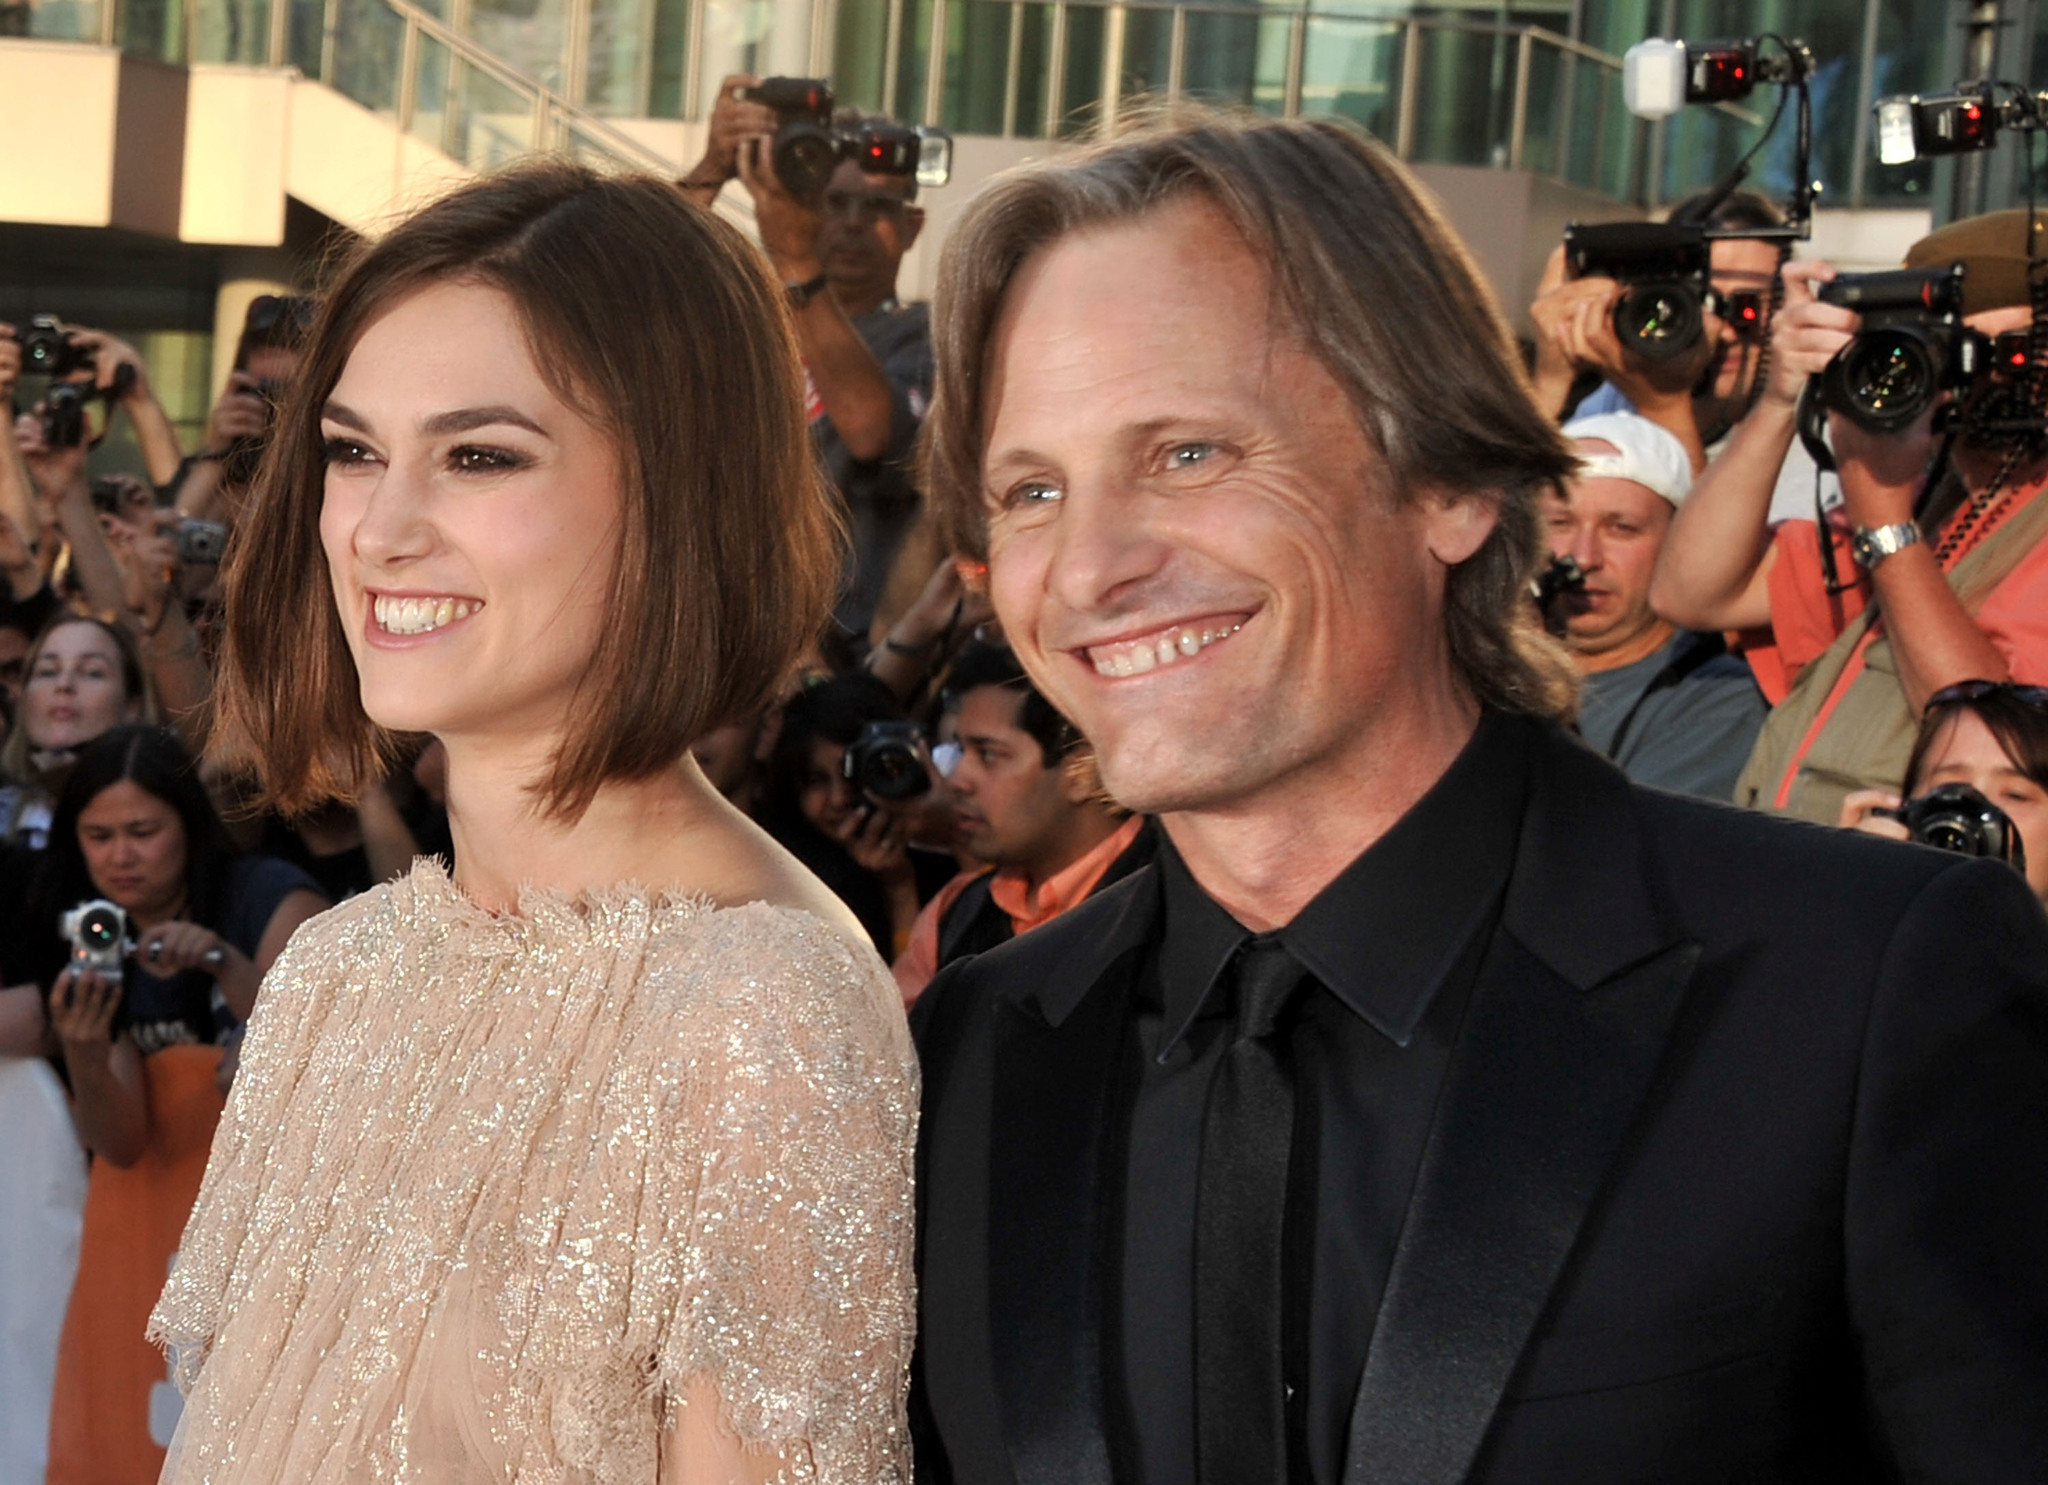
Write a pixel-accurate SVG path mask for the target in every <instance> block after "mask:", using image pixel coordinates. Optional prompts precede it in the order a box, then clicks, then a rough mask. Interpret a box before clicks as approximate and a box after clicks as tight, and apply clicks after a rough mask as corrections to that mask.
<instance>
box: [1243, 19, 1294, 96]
mask: <svg viewBox="0 0 2048 1485" xmlns="http://www.w3.org/2000/svg"><path fill="white" fill-rule="evenodd" d="M1293 44H1294V21H1293V18H1292V17H1289V16H1262V17H1261V18H1260V20H1259V57H1258V63H1257V68H1258V70H1257V72H1256V74H1255V76H1254V78H1253V81H1252V107H1254V108H1256V109H1257V110H1258V111H1259V112H1260V113H1264V114H1272V115H1274V116H1275V117H1278V116H1280V115H1282V114H1284V113H1286V111H1287V54H1288V48H1289V47H1291V46H1292V45H1293Z"/></svg>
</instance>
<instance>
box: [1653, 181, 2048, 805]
mask: <svg viewBox="0 0 2048 1485" xmlns="http://www.w3.org/2000/svg"><path fill="white" fill-rule="evenodd" d="M2044 226H2048V218H2044V219H2043V220H2041V221H2037V222H2034V223H2033V224H2031V231H2030V224H2029V222H2028V219H2027V213H2026V212H2024V211H2003V212H1994V213H1991V214H1990V215H1988V216H1982V217H1973V218H1969V219H1967V220H1964V221H1961V222H1955V223H1951V224H1950V225H1949V226H1947V227H1944V228H1942V229H1941V230H1940V231H1937V232H1934V233H1932V234H1930V235H1929V236H1927V237H1925V238H1923V239H1921V241H1919V242H1918V243H1916V244H1914V246H1913V248H1912V249H1911V251H1910V252H1908V254H1907V257H1906V263H1907V266H1908V267H1912V268H1923V269H1941V268H1946V267H1948V266H1950V265H1951V264H1955V263H1960V264H1962V265H1963V266H1964V270H1965V279H1964V286H1963V288H1964V299H1963V309H1964V313H1965V319H1966V322H1967V323H1968V324H1969V325H1970V326H1971V327H1972V328H1973V329H1976V330H1978V331H1980V332H1982V333H1984V334H1986V335H1997V334H1999V333H2001V332H2004V331H2009V330H2022V329H2025V328H2026V327H2027V326H2028V325H2029V324H2030V323H2031V322H2032V310H2031V308H2030V302H2029V284H2028V260H2029V251H2028V249H2029V244H2030V242H2032V241H2035V240H2037V239H2038V238H2039V237H2040V236H2041V233H2042V229H2043V227H2044ZM1834 276H1835V270H1834V269H1833V268H1832V267H1831V266H1830V265H1828V264H1826V263H1822V262H1817V261H1808V262H1795V263H1789V264H1787V265H1786V266H1785V270H1784V278H1785V306H1784V308H1783V310H1781V311H1780V313H1779V314H1778V316H1777V317H1776V320H1775V322H1774V324H1773V325H1772V328H1771V351H1770V357H1769V360H1770V378H1769V382H1768V385H1767V387H1766V390H1765V392H1764V394H1763V395H1762V396H1761V397H1760V398H1759V399H1758V402H1757V406H1756V408H1755V410H1754V411H1753V412H1751V414H1750V415H1749V417H1747V418H1746V419H1744V420H1743V422H1742V424H1741V426H1739V427H1738V428H1737V430H1736V432H1735V434H1734V436H1733V437H1732V438H1731V439H1730V441H1729V444H1728V447H1727V448H1726V449H1724V450H1723V451H1722V453H1721V454H1720V456H1719V457H1718V458H1716V459H1715V461H1714V462H1713V464H1712V465H1710V466H1709V467H1708V468H1707V470H1706V472H1705V473H1704V474H1702V475H1701V476H1700V477H1699V479H1698V480H1697V481H1695V483H1694V485H1693V492H1692V495H1691V497H1690V498H1689V499H1688V500H1687V501H1686V504H1685V506H1684V508H1683V509H1682V510H1681V511H1680V512H1679V514H1678V516H1677V517H1676V518H1675V519H1674V520H1673V522H1672V529H1671V532H1670V534H1669V535H1668V536H1667V538H1666V539H1665V543H1664V550H1663V552H1662V553H1661V554H1660V555H1659V558H1658V564H1657V572H1656V576H1655V578H1654V580H1653V581H1652V584H1651V590H1650V601H1651V603H1652V605H1653V606H1654V607H1655V608H1656V610H1657V612H1658V613H1659V614H1661V615H1663V616H1664V617H1665V618H1666V619H1669V620H1670V621H1672V622H1673V623H1676V624H1680V625H1683V626H1685V627H1687V628H1694V629H1722V630H1752V629H1757V628H1761V627H1763V626H1765V625H1768V626H1769V628H1770V630H1771V634H1772V639H1773V642H1774V646H1775V650H1774V653H1775V657H1776V660H1777V662H1778V664H1777V666H1776V667H1775V668H1773V667H1771V666H1765V665H1758V666H1757V678H1758V680H1759V682H1760V683H1761V684H1762V685H1763V688H1764V691H1765V694H1766V695H1767V696H1768V697H1769V698H1770V699H1771V700H1772V701H1773V702H1774V703H1778V704H1780V711H1779V713H1778V714H1777V715H1774V717H1773V718H1772V720H1771V722H1770V723H1768V724H1767V725H1766V727H1765V729H1764V733H1763V736H1762V737H1761V738H1760V739H1759V741H1758V744H1757V750H1756V752H1755V753H1754V754H1753V755H1752V757H1751V762H1750V768H1749V769H1748V770H1747V771H1746V772H1745V775H1744V778H1743V780H1742V782H1741V783H1740V784H1738V786H1737V790H1736V799H1737V802H1738V803H1747V804H1753V805H1755V806H1757V807H1759V808H1764V809H1772V810H1778V811H1782V812H1785V813H1789V814H1794V815H1799V816H1801V817H1803V818H1807V819H1812V820H1816V821H1819V822H1821V823H1825V824H1833V823H1834V822H1835V820H1836V819H1837V817H1838V815H1839V811H1840V804H1841V800H1842V798H1843V797H1844V795H1845V794H1846V793H1848V792H1849V791H1851V790H1853V789H1857V788H1867V787H1872V786H1884V787H1890V786H1891V784H1893V783H1894V782H1895V781H1896V780H1897V778H1898V777H1899V775H1900V772H1901V770H1902V769H1903V765H1904V762H1905V754H1906V752H1907V751H1909V750H1910V748H1911V744H1912V738H1913V735H1914V732H1915V730H1916V723H1917V718H1918V716H1919V713H1920V709H1921V708H1922V707H1923V706H1925V705H1926V702H1927V698H1928V697H1929V696H1931V695H1933V694H1934V693H1935V692H1936V691H1939V690H1940V689H1941V688H1943V687H1944V686H1949V685H1953V684H1955V683H1957V682H1959V681H1966V680H2019V681H2025V682H2032V683H2040V682H2043V681H2048V542H2044V541H2040V540H2037V539H2036V533H2035V531H2034V527H2035V525H2036V523H2037V522H2039V521H2041V520H2042V519H2043V518H2044V516H2048V507H2042V508H2040V509H2034V508H2033V507H2035V506H2036V505H2037V502H2036V500H2035V496H2036V495H2037V494H2038V493H2039V492H2040V490H2041V489H2042V487H2043V485H2044V483H2048V459H2044V457H2043V447H2042V445H2041V444H2040V443H2039V442H2038V441H2037V442H2035V443H2032V444H2030V445H2022V446H2020V447H2014V446H2013V445H2012V444H2011V443H2010V442H2009V441H1987V440H1984V439H1977V438H1973V437H1972V436H1971V435H1970V434H1969V433H1968V432H1967V431H1966V432H1965V433H1964V434H1963V435H1962V436H1960V437H1959V438H1958V439H1957V440H1956V443H1955V446H1954V449H1953V453H1952V458H1951V460H1950V461H1949V468H1948V472H1947V475H1946V477H1945V479H1944V483H1943V486H1942V488H1940V489H1939V490H1937V491H1936V492H1935V494H1934V495H1933V497H1931V498H1928V497H1926V496H1925V495H1924V485H1925V481H1926V475H1927V465H1928V463H1929V456H1930V454H1931V453H1932V452H1933V450H1934V448H1935V446H1936V443H1937V438H1936V435H1935V434H1934V432H1933V430H1932V427H1931V419H1930V418H1928V417H1922V418H1921V419H1920V420H1919V421H1918V422H1916V423H1914V424H1912V425H1911V426H1909V427H1908V428H1906V429H1903V430H1901V431H1900V432H1898V433H1896V434H1890V435H1885V434H1878V433H1872V432H1870V431H1867V430H1865V429H1862V428H1860V427H1858V426H1857V425H1856V424H1854V423H1852V422H1850V421H1849V420H1847V419H1845V418H1842V417H1840V416H1831V417H1830V419H1829V438H1830V440H1831V442H1832V444H1833V448H1834V455H1835V459H1836V462H1837V463H1838V464H1839V465H1840V469H1841V480H1842V491H1843V499H1844V503H1843V506H1842V508H1841V509H1840V511H1838V512H1836V513H1835V517H1836V519H1834V520H1831V521H1830V522H1829V525H1828V527H1827V529H1826V530H1822V529H1821V528H1820V527H1817V526H1816V525H1815V524H1814V523H1813V522H1810V521H1786V522H1784V523H1782V524H1781V525H1779V526H1778V527H1777V528H1776V529H1775V531H1769V530H1767V528H1766V524H1765V522H1766V508H1767V506H1768V504H1769V501H1770V497H1771V490H1772V485H1773V481H1774V479H1775V476H1776V471H1777V468H1778V466H1779V464H1780V463H1781V462H1782V461H1783V458H1784V455H1785V451H1786V449H1787V448H1788V447H1789V445H1790V442H1791V440H1792V437H1793V432H1794V421H1795V415H1796V407H1797V404H1798V400H1799V396H1800V393H1801V391H1802V390H1803V389H1804V387H1805V385H1806V382H1807V379H1808V377H1809V376H1811V375H1814V374H1817V373H1818V372H1820V371H1821V370H1822V369H1823V368H1825V367H1826V365H1827V364H1828V362H1829V361H1830V360H1831V359H1832V358H1833V357H1834V356H1835V354H1836V353H1837V352H1838V351H1839V350H1840V349H1841V348H1842V347H1843V346H1844V345H1846V344H1847V343H1848V342H1849V340H1850V338H1851V337H1852V336H1853V335H1854V334H1855V332H1856V330H1857V328H1858V326H1859V323H1860V321H1859V319H1858V317H1857V316H1856V315H1855V314H1854V313H1853V312H1852V311H1850V310H1848V309H1846V308H1842V307H1840V306H1836V305H1830V304H1826V303H1822V302H1821V301H1820V300H1819V299H1818V298H1816V296H1815V294H1814V292H1813V289H1812V284H1813V283H1814V282H1816V281H1821V280H1826V279H1831V278H1833V277H1834ZM2008 528H2010V529H2008ZM1824 542H1825V543H1827V544H1828V545H1829V546H1831V547H1832V548H1833V554H1834V558H1835V561H1834V567H1835V570H1836V572H1837V573H1838V574H1839V581H1838V583H1836V584H1834V585H1830V584H1829V583H1828V581H1827V578H1826V569H1825V564H1824V562H1823V558H1822V544H1823V543H1824Z"/></svg>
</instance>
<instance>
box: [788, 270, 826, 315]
mask: <svg viewBox="0 0 2048 1485" xmlns="http://www.w3.org/2000/svg"><path fill="white" fill-rule="evenodd" d="M824 290H825V275H824V274H822V273H821V274H819V275H818V276H817V277H816V278H813V279H806V280H805V281H804V282H802V283H800V284H784V285H783V286H782V292H783V293H785V294H787V295H788V296H789V307H790V308H791V309H802V308H803V307H804V306H805V305H806V304H809V303H810V302H811V301H812V300H813V299H815V298H817V297H818V295H820V294H821V293H823V292H824Z"/></svg>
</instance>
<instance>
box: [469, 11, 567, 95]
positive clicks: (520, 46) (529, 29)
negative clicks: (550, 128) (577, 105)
mask: <svg viewBox="0 0 2048 1485" xmlns="http://www.w3.org/2000/svg"><path fill="white" fill-rule="evenodd" d="M566 12H567V0H470V9H469V34H470V35H471V36H472V37H474V38H475V39H476V40H477V41H478V42H479V43H481V44H482V45H483V47H484V48H485V49H486V50H487V51H489V52H490V53H491V55H492V56H494V57H500V58H502V59H504V60H505V61H506V62H508V63H510V64H511V65H512V66H513V67H515V68H517V69H518V70H519V71H520V72H521V73H523V74H524V75H525V76H527V77H530V78H532V79H533V80H534V81H535V82H537V83H539V84H540V85H541V86H542V87H545V88H552V89H555V90H556V91H560V90H561V89H562V86H563V73H562V42H563V37H564V34H565V32H564V25H565V20H566Z"/></svg>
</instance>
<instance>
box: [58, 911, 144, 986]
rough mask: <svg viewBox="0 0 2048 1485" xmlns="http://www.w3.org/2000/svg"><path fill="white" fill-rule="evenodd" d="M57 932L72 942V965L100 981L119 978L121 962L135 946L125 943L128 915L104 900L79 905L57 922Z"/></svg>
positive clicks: (126, 939)
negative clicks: (86, 971)
mask: <svg viewBox="0 0 2048 1485" xmlns="http://www.w3.org/2000/svg"><path fill="white" fill-rule="evenodd" d="M57 931H58V932H59V933H60V934H62V935H63V936H64V937H65V938H67V939H69V940H70V941H71V965H72V967H73V968H74V969H80V970H87V969H89V970H91V971H92V972H93V973H95V974H97V975H99V976H100V977H101V978H103V979H109V980H118V979H120V978H121V961H122V960H123V959H125V958H127V957H128V951H129V950H130V949H132V948H134V947H135V946H134V945H133V944H131V943H129V941H128V915H127V914H126V913H124V912H122V911H121V909H120V908H119V907H118V906H116V905H115V904H113V903H111V902H108V901H107V900H106V899H105V898H104V897H95V898H94V899H92V901H90V902H81V903H80V904H79V905H78V906H77V907H75V908H73V909H72V910H71V911H70V912H68V913H66V914H64V916H63V917H62V918H60V919H58V922H57Z"/></svg>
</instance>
